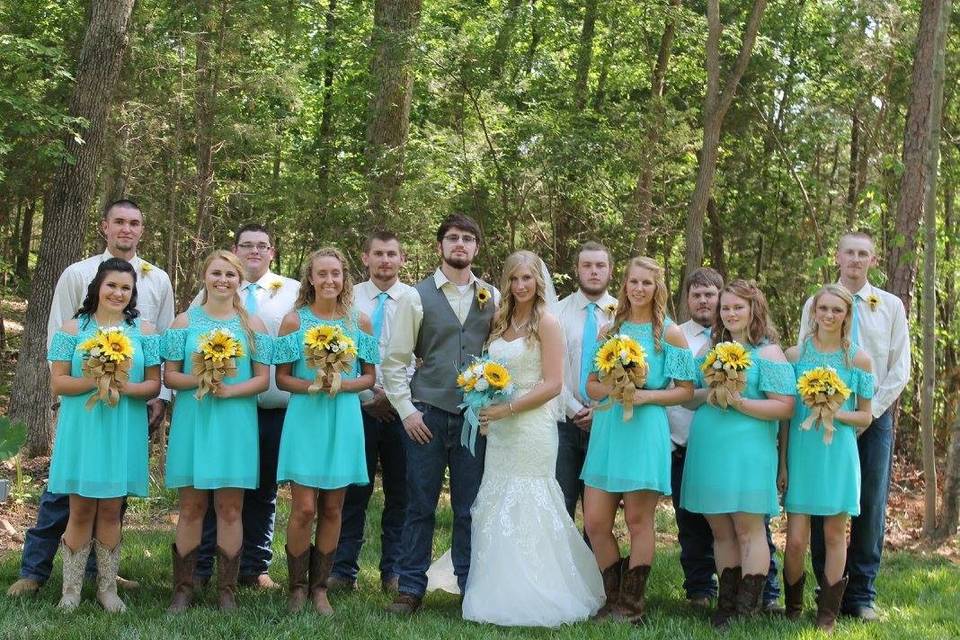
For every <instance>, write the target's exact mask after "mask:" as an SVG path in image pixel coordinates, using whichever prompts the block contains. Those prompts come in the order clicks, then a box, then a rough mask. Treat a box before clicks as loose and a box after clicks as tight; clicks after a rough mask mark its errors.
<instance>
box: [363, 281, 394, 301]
mask: <svg viewBox="0 0 960 640" xmlns="http://www.w3.org/2000/svg"><path fill="white" fill-rule="evenodd" d="M357 286H358V287H362V288H363V289H364V290H365V291H366V292H367V295H368V296H369V297H370V299H371V300H376V299H377V296H379V295H380V294H381V293H386V294H387V297H388V298H390V299H391V300H394V301H396V300H399V299H400V296H401V295H402V294H403V292H404V291H405V290H406V287H405V286H404V284H403V283H402V282H400V280H397V281H396V282H394V283H393V284H392V285H390V288H389V289H387V290H386V291H383V290H382V289H380V287H378V286H377V285H376V284H375V283H374V282H373V280H364V281H363V282H361V283H360V284H358V285H357Z"/></svg>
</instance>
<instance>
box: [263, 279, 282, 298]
mask: <svg viewBox="0 0 960 640" xmlns="http://www.w3.org/2000/svg"><path fill="white" fill-rule="evenodd" d="M267 288H268V289H270V297H271V298H272V297H273V296H275V295H277V292H278V291H280V289H282V288H283V280H281V279H280V278H277V279H275V280H271V281H270V284H268V285H267Z"/></svg>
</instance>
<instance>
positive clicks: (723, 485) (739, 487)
mask: <svg viewBox="0 0 960 640" xmlns="http://www.w3.org/2000/svg"><path fill="white" fill-rule="evenodd" d="M762 346H763V345H760V346H757V347H749V348H748V351H749V352H750V356H751V359H752V364H751V365H750V368H749V369H747V385H746V388H745V390H744V391H743V393H742V396H743V397H744V398H748V399H753V400H762V399H765V398H766V397H767V394H768V393H772V394H777V395H786V396H792V395H793V394H794V392H795V388H796V378H795V377H794V374H793V366H792V365H791V364H790V363H789V362H774V361H771V360H767V359H765V358H761V357H760V355H759V354H760V349H761V348H762ZM704 359H705V358H703V357H701V358H697V378H698V384H699V385H701V386H703V375H702V372H701V371H700V366H702V365H703V361H704ZM777 429H778V423H777V421H776V420H760V419H758V418H753V417H751V416H748V415H746V414H743V413H740V412H739V411H737V410H736V409H734V408H733V407H729V408H727V409H721V408H719V407H715V406H713V405H711V404H708V403H704V404H702V405H701V406H700V407H699V408H698V409H697V411H696V413H695V414H694V416H693V423H692V424H691V425H690V438H689V440H688V441H687V460H686V464H685V465H684V469H683V485H682V487H681V490H680V504H681V506H683V508H684V509H686V510H687V511H693V512H695V513H705V514H718V513H737V512H743V513H754V514H769V515H775V514H777V513H779V512H780V504H779V501H778V500H777V467H778V457H777Z"/></svg>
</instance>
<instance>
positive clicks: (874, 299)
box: [867, 293, 880, 311]
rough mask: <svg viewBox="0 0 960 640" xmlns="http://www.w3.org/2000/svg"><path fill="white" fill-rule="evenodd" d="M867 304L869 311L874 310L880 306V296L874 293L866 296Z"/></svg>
mask: <svg viewBox="0 0 960 640" xmlns="http://www.w3.org/2000/svg"><path fill="white" fill-rule="evenodd" d="M867 304H868V305H870V311H876V310H877V307H879V306H880V298H879V297H878V296H877V294H875V293H871V294H870V295H868V296H867Z"/></svg>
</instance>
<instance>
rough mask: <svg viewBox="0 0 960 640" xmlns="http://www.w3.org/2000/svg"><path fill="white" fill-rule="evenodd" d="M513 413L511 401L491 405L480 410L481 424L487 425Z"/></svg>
mask: <svg viewBox="0 0 960 640" xmlns="http://www.w3.org/2000/svg"><path fill="white" fill-rule="evenodd" d="M512 413H513V412H512V411H511V410H510V404H509V403H507V404H495V405H491V406H489V407H487V408H485V409H481V410H480V424H481V425H483V426H486V425H488V424H490V423H491V422H495V421H497V420H503V419H504V418H506V417H507V416H509V415H511V414H512Z"/></svg>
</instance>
